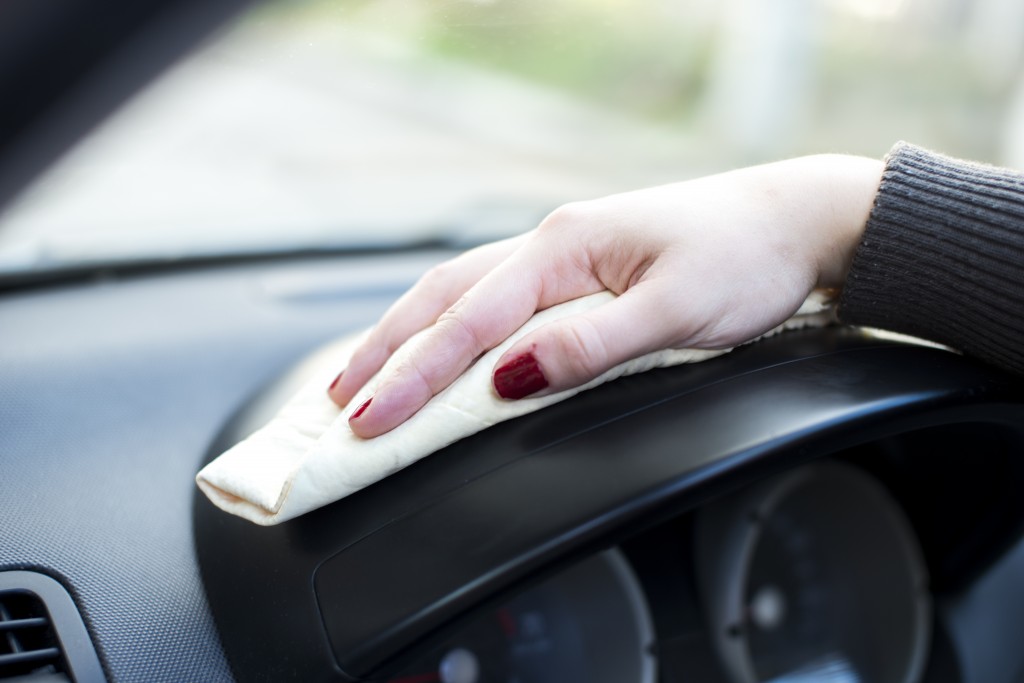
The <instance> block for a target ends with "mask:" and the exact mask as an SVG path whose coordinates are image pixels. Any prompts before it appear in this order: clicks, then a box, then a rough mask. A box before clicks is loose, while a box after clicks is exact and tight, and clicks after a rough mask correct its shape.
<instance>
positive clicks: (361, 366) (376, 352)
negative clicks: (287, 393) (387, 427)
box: [327, 235, 527, 407]
mask: <svg viewBox="0 0 1024 683" xmlns="http://www.w3.org/2000/svg"><path fill="white" fill-rule="evenodd" d="M526 237H527V236H526V235H520V236H517V237H513V238H510V239H507V240H501V241H499V242H493V243H491V244H486V245H484V246H482V247H477V248H475V249H471V250H470V251H467V252H466V253H465V254H462V255H460V256H458V257H456V258H454V259H452V260H450V261H446V262H445V263H442V264H440V265H439V266H435V267H434V268H432V269H431V270H430V271H428V272H427V273H426V274H425V275H424V276H423V277H422V278H420V280H419V281H418V282H417V283H416V284H415V285H413V287H412V288H411V289H410V290H409V291H407V292H406V293H405V294H403V295H402V297H401V298H399V299H398V301H396V302H395V303H394V304H392V305H391V307H390V308H389V309H388V311H387V312H386V313H385V314H384V315H383V317H382V318H381V320H380V322H379V323H378V324H377V325H376V327H374V329H373V330H372V331H371V332H370V334H369V335H367V337H366V339H365V340H364V341H363V342H362V343H361V344H360V345H359V347H358V348H357V349H356V350H355V351H354V352H353V353H352V356H351V358H350V359H349V362H348V366H347V367H346V368H345V369H344V371H343V372H341V373H340V374H339V375H338V376H337V377H336V378H335V380H334V382H333V383H332V384H331V386H330V387H329V388H328V390H327V393H328V395H329V396H330V397H331V400H333V401H334V402H335V403H337V404H338V405H339V406H341V407H344V406H346V405H347V404H348V402H349V401H351V400H352V397H353V396H355V395H356V393H357V392H358V391H359V390H360V389H361V388H362V387H363V385H364V384H366V382H367V381H368V380H369V379H370V378H371V377H373V376H374V375H375V374H376V373H377V372H378V371H379V370H380V369H381V367H383V366H384V363H385V362H386V361H387V359H388V358H390V357H391V354H392V353H394V351H395V349H397V348H398V347H399V346H401V345H402V344H403V343H405V341H406V340H408V339H409V338H410V337H411V336H412V335H414V334H416V333H417V332H419V331H420V330H423V329H425V328H427V327H429V326H430V325H433V324H434V323H435V322H436V321H437V319H438V317H439V316H440V315H441V314H442V313H444V311H446V310H447V309H449V308H450V307H451V306H452V305H453V304H454V303H455V302H456V301H458V299H459V297H461V296H462V295H463V294H464V293H465V292H466V291H467V290H468V289H469V288H470V287H472V286H473V285H474V284H476V283H477V282H478V281H479V280H480V278H482V277H483V276H484V275H486V274H487V273H488V272H490V271H491V270H492V269H493V268H494V267H495V266H496V265H497V264H499V263H501V262H502V261H503V260H505V259H506V258H508V256H509V254H511V253H513V252H514V251H515V250H516V249H518V248H519V246H520V245H521V244H522V243H523V241H524V240H525V239H526Z"/></svg>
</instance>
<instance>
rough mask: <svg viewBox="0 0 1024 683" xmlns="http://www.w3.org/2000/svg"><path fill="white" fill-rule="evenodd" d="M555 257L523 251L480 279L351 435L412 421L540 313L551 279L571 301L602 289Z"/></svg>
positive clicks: (356, 420)
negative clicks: (476, 362)
mask: <svg viewBox="0 0 1024 683" xmlns="http://www.w3.org/2000/svg"><path fill="white" fill-rule="evenodd" d="M555 254H556V253H555V252H553V251H551V250H545V249H523V250H521V251H520V252H517V253H516V254H515V255H514V256H512V257H510V258H508V259H506V260H505V261H504V262H503V263H502V264H501V265H500V266H498V267H497V268H495V269H494V270H493V271H491V272H490V273H489V274H488V275H487V276H485V277H484V278H482V279H481V280H480V281H479V282H478V283H477V284H476V285H475V286H474V287H473V288H471V289H470V290H469V291H468V292H467V293H466V295H465V296H463V297H462V298H461V299H460V300H459V301H458V302H457V303H456V304H455V305H454V306H453V307H452V308H451V309H449V310H448V311H446V312H445V313H444V314H443V315H442V316H441V317H440V318H439V319H438V321H437V323H436V324H434V325H433V326H432V327H431V328H430V329H429V330H428V331H427V332H426V333H424V335H422V337H421V338H420V339H418V340H416V342H415V343H416V346H415V347H414V348H413V349H411V350H410V354H409V356H408V357H407V359H406V360H405V362H403V363H402V364H401V366H400V367H398V368H396V370H395V372H394V374H393V375H391V376H389V377H387V378H385V379H384V380H383V381H382V382H381V385H380V386H379V387H378V389H377V392H376V393H375V394H374V396H373V398H372V399H371V401H370V403H369V405H367V406H366V407H365V408H364V409H363V410H361V411H357V412H356V413H354V414H353V417H352V418H351V419H350V420H349V424H350V426H351V427H352V431H353V432H355V433H356V434H357V435H359V436H361V437H364V438H369V437H373V436H377V435H378V434H383V433H384V432H386V431H389V430H391V429H393V428H394V427H396V426H398V425H399V424H401V423H402V422H404V421H405V420H406V419H408V418H409V417H410V416H411V415H413V414H414V413H415V412H416V411H418V410H419V409H420V408H421V407H423V405H425V404H426V402H427V401H429V400H430V399H431V398H432V397H433V396H434V395H435V394H437V393H438V392H439V391H441V390H442V389H444V388H445V387H447V386H448V385H449V384H451V383H452V382H453V381H454V380H455V379H456V378H457V377H458V376H459V375H460V374H462V372H463V371H465V369H466V368H467V367H469V365H470V364H471V363H472V362H473V361H474V360H475V359H476V358H477V357H478V356H479V355H480V354H481V353H483V352H485V351H487V350H489V349H491V348H493V347H494V346H497V345H498V344H499V343H501V342H502V341H504V340H505V339H506V338H508V336H509V335H511V334H512V333H513V332H515V331H516V330H517V329H519V327H521V326H522V324H523V323H524V322H526V321H527V320H528V319H529V318H530V316H532V315H533V314H534V313H535V312H536V311H537V309H538V307H539V306H540V304H541V303H542V301H544V289H545V280H546V278H549V277H551V276H552V273H555V274H559V273H561V274H563V275H564V277H562V278H561V284H560V288H561V289H562V291H573V292H574V293H573V294H571V295H569V296H567V298H574V297H576V296H583V295H584V294H589V293H591V292H593V291H598V290H599V289H601V288H602V287H601V285H600V284H599V283H596V281H595V280H593V278H592V277H591V278H589V279H588V278H587V277H580V276H579V274H578V273H575V274H574V273H570V272H567V271H566V268H567V266H566V265H565V264H564V263H563V264H559V263H558V262H557V259H558V258H559V257H558V256H556V255H555ZM574 275H575V277H574Z"/></svg>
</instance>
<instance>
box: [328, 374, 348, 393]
mask: <svg viewBox="0 0 1024 683" xmlns="http://www.w3.org/2000/svg"><path fill="white" fill-rule="evenodd" d="M344 374H345V371H344V370H342V371H341V372H339V373H338V376H337V377H335V378H334V381H333V382H331V386H329V387H327V391H334V387H336V386H338V382H340V381H341V376H342V375H344Z"/></svg>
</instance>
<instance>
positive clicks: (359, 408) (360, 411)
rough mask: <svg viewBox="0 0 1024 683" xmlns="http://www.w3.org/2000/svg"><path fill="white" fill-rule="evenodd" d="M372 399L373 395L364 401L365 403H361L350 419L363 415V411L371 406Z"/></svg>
mask: <svg viewBox="0 0 1024 683" xmlns="http://www.w3.org/2000/svg"><path fill="white" fill-rule="evenodd" d="M372 400H373V396H371V397H370V398H368V399H366V400H365V401H363V405H361V406H359V407H358V408H356V412H354V413H352V415H351V416H350V417H349V418H348V419H350V420H354V419H356V418H357V417H359V416H360V415H362V414H363V411H365V410H366V409H367V408H368V407H369V406H370V401H372Z"/></svg>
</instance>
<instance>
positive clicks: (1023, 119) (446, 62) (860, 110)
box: [0, 0, 1024, 274]
mask: <svg viewBox="0 0 1024 683" xmlns="http://www.w3.org/2000/svg"><path fill="white" fill-rule="evenodd" d="M1022 63H1024V3H1020V2H1019V0H976V1H975V2H973V3H971V2H962V1H959V0H929V1H927V2H926V1H925V0H771V1H765V0H729V1H723V0H689V1H673V0H604V1H601V2H598V1H596V0H373V1H369V0H367V1H355V0H339V1H337V2H335V1H330V0H320V1H308V2H295V1H290V2H273V3H269V4H263V5H260V6H258V7H256V8H255V9H253V10H252V11H251V12H250V13H249V14H248V15H246V16H243V17H241V18H240V19H239V20H238V21H237V22H236V23H235V24H234V25H233V26H232V27H230V28H229V29H228V30H227V31H224V32H223V33H222V34H221V35H220V36H219V37H218V38H216V39H215V40H213V41H210V42H209V43H208V44H207V45H206V46H205V47H204V48H203V49H201V50H200V51H198V52H197V53H196V54H194V55H192V56H190V57H189V58H187V59H185V60H184V61H182V62H181V63H180V64H179V65H178V66H177V67H175V68H174V69H172V70H170V71H169V72H167V73H166V74H165V75H164V76H163V77H162V78H161V79H160V80H159V81H158V82H156V83H154V84H153V85H152V86H151V87H149V88H148V89H147V90H146V91H144V92H142V93H141V94H140V95H139V96H137V97H136V98H135V99H134V100H133V101H132V102H130V103H129V104H128V105H127V106H126V107H124V108H123V109H122V110H121V111H120V112H119V113H118V114H117V115H116V116H115V117H113V118H111V119H110V120H109V121H108V122H107V123H106V124H105V125H103V126H102V127H101V128H99V129H97V130H96V131H95V132H94V133H93V134H92V135H91V136H90V137H89V138H87V139H85V140H84V141H82V142H81V143H80V144H79V145H78V146H77V147H76V148H75V149H73V150H72V151H71V152H70V153H69V154H68V155H66V157H65V158H64V159H63V160H62V161H61V162H60V163H59V164H57V165H56V166H55V167H54V168H52V169H51V171H50V172H49V173H48V174H47V175H45V176H44V177H43V178H42V179H41V180H39V181H38V182H37V183H36V184H35V185H34V186H33V187H32V188H31V189H30V190H29V191H28V192H26V193H24V195H23V196H22V197H21V198H20V199H19V201H18V202H16V203H15V204H14V205H12V206H11V207H10V208H9V210H8V211H7V212H6V213H5V214H4V215H3V216H0V273H8V274H10V273H17V272H30V271H34V270H40V269H59V268H65V267H69V266H82V265H83V264H84V265H88V264H110V263H118V262H137V261H148V260H153V259H179V258H184V259H189V258H196V257H205V256H217V255H240V254H252V253H264V252H279V251H294V250H308V249H330V250H333V249H342V250H344V249H356V248H365V247H373V248H378V247H392V246H394V247H400V246H407V245H414V244H420V243H426V242H442V243H446V244H456V245H461V244H472V243H477V242H481V241H485V240H489V239H492V238H495V237H499V236H502V235H507V234H512V233H517V232H522V231H524V230H527V229H530V228H532V227H534V226H535V225H536V224H537V222H538V221H539V220H540V219H541V218H543V216H544V215H545V214H546V213H547V212H548V211H550V210H551V209H553V208H554V207H556V206H558V205H559V204H562V203H565V202H568V201H572V200H577V199H586V198H591V197H595V196H600V195H603V194H607V193H611V192H617V191H623V190H628V189H633V188H638V187H643V186H649V185H652V184H659V183H666V182H672V181H677V180H683V179H687V178H691V177H694V176H697V175H702V174H707V173H711V172H715V171H720V170H725V169H728V168H733V167H736V166H739V165H747V164H751V163H756V162H760V161H766V160H770V159H777V158H780V157H786V156H792V155H797V154H804V153H812V152H823V151H837V152H851V153H859V154H866V155H870V156H873V157H880V156H882V155H883V154H884V153H885V152H886V150H887V149H888V148H889V147H890V146H891V145H892V143H893V142H895V141H896V140H899V139H907V140H910V141H912V142H915V143H917V144H920V145H924V146H930V147H934V148H937V149H940V150H942V151H945V152H948V153H951V154H954V155H960V156H966V157H971V158H975V159H980V160H985V161H990V162H994V163H1000V164H1004V165H1011V166H1024V70H1022Z"/></svg>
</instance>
